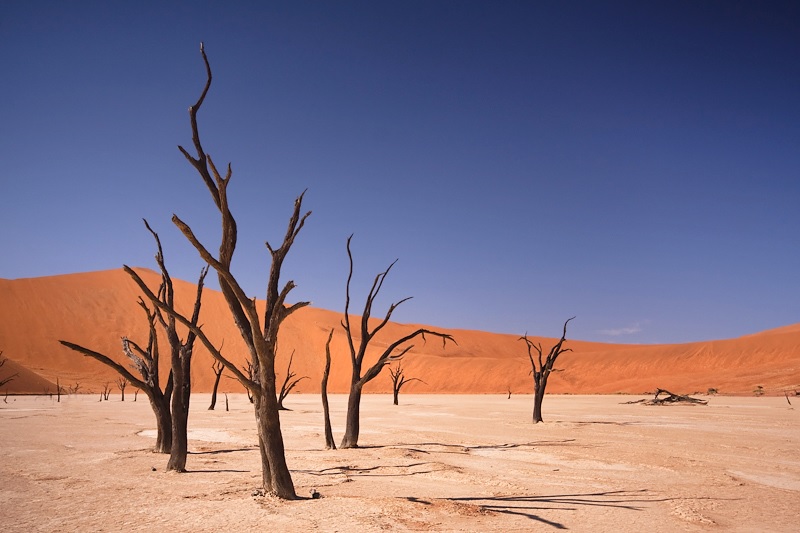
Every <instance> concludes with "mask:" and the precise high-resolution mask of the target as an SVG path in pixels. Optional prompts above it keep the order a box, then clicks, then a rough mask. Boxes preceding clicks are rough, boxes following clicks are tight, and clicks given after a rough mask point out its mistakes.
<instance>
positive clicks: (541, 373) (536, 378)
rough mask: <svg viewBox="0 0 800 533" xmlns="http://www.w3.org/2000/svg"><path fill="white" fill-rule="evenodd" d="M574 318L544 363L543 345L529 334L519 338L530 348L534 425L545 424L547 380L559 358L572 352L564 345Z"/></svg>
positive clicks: (565, 327) (565, 325) (565, 323)
mask: <svg viewBox="0 0 800 533" xmlns="http://www.w3.org/2000/svg"><path fill="white" fill-rule="evenodd" d="M574 318H575V317H572V318H570V319H568V320H567V321H566V322H564V332H563V333H562V334H561V339H559V341H558V342H557V343H556V344H555V345H554V346H553V347H552V348H550V352H549V353H548V354H547V357H546V358H545V359H544V361H542V356H543V352H542V344H541V343H538V344H534V343H533V341H532V340H530V339H529V338H528V335H527V334H525V335H523V336H522V337H520V338H519V340H522V341H525V344H526V345H527V346H528V359H530V361H531V372H530V374H531V376H533V423H534V424H537V423H539V422H543V420H542V400H544V391H545V388H546V387H547V378H549V377H550V373H551V372H553V365H554V364H555V363H556V359H558V356H559V355H561V354H562V353H564V352H571V351H572V350H571V349H570V348H564V347H563V345H564V342H565V341H566V340H567V324H569V322H570V320H573V319H574ZM532 350H536V352H537V353H538V357H537V358H534V356H533V352H532ZM537 362H538V365H537ZM509 396H510V394H509Z"/></svg>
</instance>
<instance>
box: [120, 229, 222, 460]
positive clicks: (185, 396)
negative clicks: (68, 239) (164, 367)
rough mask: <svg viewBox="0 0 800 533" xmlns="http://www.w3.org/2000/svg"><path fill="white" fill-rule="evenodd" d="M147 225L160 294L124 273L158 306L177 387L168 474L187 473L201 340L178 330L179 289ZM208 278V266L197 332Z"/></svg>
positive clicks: (198, 296)
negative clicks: (194, 361)
mask: <svg viewBox="0 0 800 533" xmlns="http://www.w3.org/2000/svg"><path fill="white" fill-rule="evenodd" d="M144 225H145V227H146V228H147V230H148V231H149V232H150V233H151V235H153V238H154V239H155V241H156V247H157V250H158V251H157V253H156V262H157V263H158V266H159V268H160V269H161V284H160V285H159V289H158V290H159V292H158V294H155V293H153V292H152V291H151V290H150V289H149V288H147V290H144V288H142V287H143V286H144V287H147V285H146V284H145V283H144V281H142V279H141V278H140V277H139V275H138V274H137V273H136V272H134V271H133V270H132V269H131V268H129V267H128V266H125V267H124V269H125V271H126V272H127V273H128V275H130V276H131V278H132V279H133V280H134V281H135V282H136V284H137V285H139V287H140V288H142V291H143V292H144V293H145V295H146V296H147V297H148V299H150V303H151V304H153V305H154V306H155V307H154V312H155V315H156V317H157V318H158V321H159V323H160V324H161V328H162V329H163V330H164V333H165V335H166V337H167V342H168V344H169V349H170V368H171V375H172V379H173V387H174V389H173V394H172V401H171V403H170V407H171V413H172V446H171V447H170V453H169V460H168V461H167V470H168V471H175V472H184V471H185V470H186V457H187V455H188V453H189V435H188V423H189V401H190V398H191V393H192V382H191V376H192V372H191V369H192V354H193V352H194V343H195V340H196V339H197V334H196V333H195V331H194V329H192V327H189V331H188V333H187V334H186V339H183V340H182V339H181V337H180V335H179V334H178V326H177V321H176V319H175V313H174V310H175V288H174V286H173V283H172V277H171V276H170V275H169V271H167V266H166V264H165V262H164V251H163V248H162V247H161V239H160V238H159V237H158V233H156V232H155V231H153V229H152V228H151V227H150V224H148V223H147V220H145V221H144ZM206 274H208V266H206V267H204V268H203V269H201V271H200V277H199V279H198V280H197V291H196V293H195V300H194V307H193V309H192V316H191V319H190V321H189V326H193V327H194V328H198V325H197V324H198V321H199V320H200V308H201V305H202V297H203V286H204V282H205V278H206ZM162 311H166V312H162Z"/></svg>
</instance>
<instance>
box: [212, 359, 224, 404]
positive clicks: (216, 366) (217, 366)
mask: <svg viewBox="0 0 800 533" xmlns="http://www.w3.org/2000/svg"><path fill="white" fill-rule="evenodd" d="M211 370H213V371H214V389H213V390H212V391H211V405H209V406H208V410H209V411H213V410H214V407H216V406H217V389H218V388H219V380H220V379H221V378H222V372H223V371H224V370H225V367H224V366H222V363H220V362H219V361H217V360H216V359H215V360H214V363H213V364H212V365H211Z"/></svg>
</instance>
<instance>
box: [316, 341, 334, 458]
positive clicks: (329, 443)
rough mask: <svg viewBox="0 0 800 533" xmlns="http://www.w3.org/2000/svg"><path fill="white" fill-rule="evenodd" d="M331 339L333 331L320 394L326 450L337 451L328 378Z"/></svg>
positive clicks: (326, 355)
mask: <svg viewBox="0 0 800 533" xmlns="http://www.w3.org/2000/svg"><path fill="white" fill-rule="evenodd" d="M331 339H333V330H331V332H330V333H329V334H328V340H327V341H326V342H325V370H323V372H322V383H321V385H320V392H321V394H322V414H323V416H324V417H325V448H326V449H328V450H335V449H336V443H335V442H334V440H333V429H332V428H331V413H330V408H329V406H328V376H329V375H330V373H331Z"/></svg>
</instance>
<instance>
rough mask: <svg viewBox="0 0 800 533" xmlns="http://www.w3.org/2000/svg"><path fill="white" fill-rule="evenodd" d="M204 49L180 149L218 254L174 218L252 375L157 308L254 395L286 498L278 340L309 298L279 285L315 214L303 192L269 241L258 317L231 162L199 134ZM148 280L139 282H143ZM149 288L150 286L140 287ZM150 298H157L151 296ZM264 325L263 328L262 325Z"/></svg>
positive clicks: (277, 491)
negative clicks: (239, 264) (231, 193)
mask: <svg viewBox="0 0 800 533" xmlns="http://www.w3.org/2000/svg"><path fill="white" fill-rule="evenodd" d="M200 53H201V55H202V58H203V63H204V64H205V68H206V84H205V86H204V88H203V91H202V93H201V94H200V98H199V99H198V100H197V102H196V103H195V104H194V105H192V106H191V107H190V108H189V119H190V122H191V127H192V142H193V144H194V149H195V152H196V155H194V156H193V155H191V154H189V152H188V151H186V150H185V149H184V148H183V147H181V146H179V147H178V148H179V149H180V151H181V153H182V154H183V155H184V157H185V158H186V160H187V161H189V163H191V165H192V166H193V167H194V168H195V170H196V171H197V172H198V174H199V175H200V177H201V178H202V180H203V182H204V183H205V185H206V187H207V188H208V190H209V192H210V193H211V197H212V199H213V201H214V204H215V206H216V208H217V209H218V210H219V213H220V215H221V224H222V238H221V243H220V245H219V254H218V256H214V255H213V254H212V253H211V252H210V251H209V249H208V248H207V247H206V246H204V245H203V244H202V243H201V242H200V241H199V240H198V238H197V237H196V236H195V235H194V233H193V231H192V229H191V228H190V227H189V226H188V225H187V224H186V223H185V222H183V221H182V220H181V219H180V218H178V217H177V216H175V215H173V217H172V221H173V223H174V224H175V225H176V226H177V227H178V228H179V229H180V230H181V232H182V233H183V235H184V236H185V237H186V239H187V240H188V241H189V242H190V243H191V244H192V246H194V248H195V249H196V250H197V252H198V253H199V255H200V257H201V258H202V259H203V261H205V262H206V263H207V264H209V265H210V266H211V267H212V268H213V269H214V270H215V271H216V273H217V278H218V280H219V285H220V290H221V292H222V294H223V297H224V298H225V301H226V302H227V304H228V308H229V310H230V312H231V315H232V317H233V320H234V323H235V324H236V326H237V328H238V329H239V333H240V334H241V336H242V339H243V340H244V343H245V346H246V347H247V350H248V352H249V355H250V361H251V364H252V365H253V378H252V379H251V378H249V377H248V376H246V375H245V374H244V373H243V372H242V371H241V370H240V369H239V368H238V367H237V366H236V365H234V364H233V363H231V362H230V361H229V360H228V359H226V358H225V357H224V356H223V355H222V353H221V352H220V350H218V349H217V348H216V347H215V346H214V344H213V343H212V342H211V341H210V340H209V339H208V337H207V336H206V335H205V333H204V332H203V331H202V330H201V329H200V328H199V327H198V326H197V325H196V324H192V322H191V321H190V320H188V319H187V318H186V317H184V316H182V315H180V314H179V313H177V312H176V311H175V310H174V309H171V308H169V307H168V306H166V305H164V304H163V303H162V304H159V307H160V308H161V309H162V310H163V311H165V312H167V313H170V314H171V315H172V316H174V317H175V318H176V320H178V321H179V322H181V323H182V324H184V325H185V326H187V327H188V328H189V329H190V331H192V332H193V333H194V334H195V335H197V338H198V339H200V341H201V342H202V343H203V345H204V346H205V347H206V348H207V349H208V351H209V352H210V353H211V355H212V356H213V357H214V358H215V359H216V360H218V361H219V362H221V363H222V364H223V365H225V368H226V369H228V371H229V372H230V373H231V374H233V376H234V377H236V379H238V380H239V381H240V382H241V383H242V384H243V385H244V386H245V388H247V389H248V390H250V392H251V393H252V394H253V398H254V410H255V416H256V422H257V426H258V437H259V439H258V440H259V449H260V452H261V468H262V483H263V488H264V490H265V492H266V493H268V494H272V495H275V496H277V497H279V498H284V499H296V498H297V495H296V493H295V489H294V483H293V482H292V477H291V473H290V472H289V467H288V466H287V464H286V456H285V450H284V444H283V434H282V433H281V425H280V416H279V411H278V398H277V391H276V386H275V354H276V348H277V342H278V331H279V329H280V326H281V324H282V323H283V321H284V320H285V319H286V317H288V316H289V315H290V314H292V313H293V312H294V311H296V310H297V309H300V308H301V307H304V306H306V305H308V302H298V303H295V304H293V305H289V306H287V305H285V302H286V298H287V296H288V295H289V292H290V291H291V290H292V289H293V288H294V287H295V284H294V282H292V281H289V282H287V283H286V284H285V285H284V286H283V288H281V287H280V274H281V268H282V266H283V262H284V260H285V258H286V255H287V254H288V253H289V250H290V248H291V246H292V244H293V243H294V240H295V238H296V237H297V235H298V233H299V232H300V230H301V229H302V227H303V225H304V224H305V220H306V218H307V217H308V216H309V215H310V214H311V213H310V212H309V213H306V214H305V215H303V216H301V209H302V202H303V195H304V194H305V193H303V194H301V195H300V196H299V197H298V198H297V199H296V200H295V204H294V210H293V212H292V215H291V217H290V219H289V227H288V229H287V232H286V234H285V236H284V238H283V242H282V243H281V245H280V246H279V247H277V248H273V247H272V246H270V244H269V243H267V249H268V250H269V251H270V254H271V256H272V262H271V266H270V273H269V280H268V283H267V294H266V309H265V311H264V316H263V319H262V317H259V314H258V310H257V307H256V300H255V298H251V297H250V296H248V295H247V294H246V293H245V292H244V290H243V289H242V287H241V286H240V285H239V282H238V281H237V280H236V278H235V277H234V276H233V274H232V273H231V260H232V259H233V253H234V251H235V249H236V239H237V228H236V221H235V219H234V217H233V214H232V213H231V211H230V208H229V206H228V194H227V188H228V185H229V183H230V179H231V176H232V170H231V165H230V164H228V167H227V170H226V173H225V176H224V177H223V176H222V175H221V174H220V173H219V171H218V169H217V167H216V165H215V164H214V162H213V160H212V159H211V157H210V156H209V155H208V154H206V153H205V151H204V149H203V146H202V144H201V142H200V133H199V129H198V125H197V113H198V111H199V110H200V108H201V106H202V104H203V101H204V100H205V97H206V94H207V93H208V90H209V88H210V86H211V79H212V77H211V66H210V65H209V62H208V57H207V56H206V53H205V50H204V48H203V45H202V44H201V45H200ZM143 285H144V284H143V283H140V287H142V286H143ZM142 290H149V289H146V286H145V287H143V288H142ZM151 300H152V301H154V303H155V301H156V300H157V299H156V300H153V299H152V298H151ZM262 324H263V329H262Z"/></svg>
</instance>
